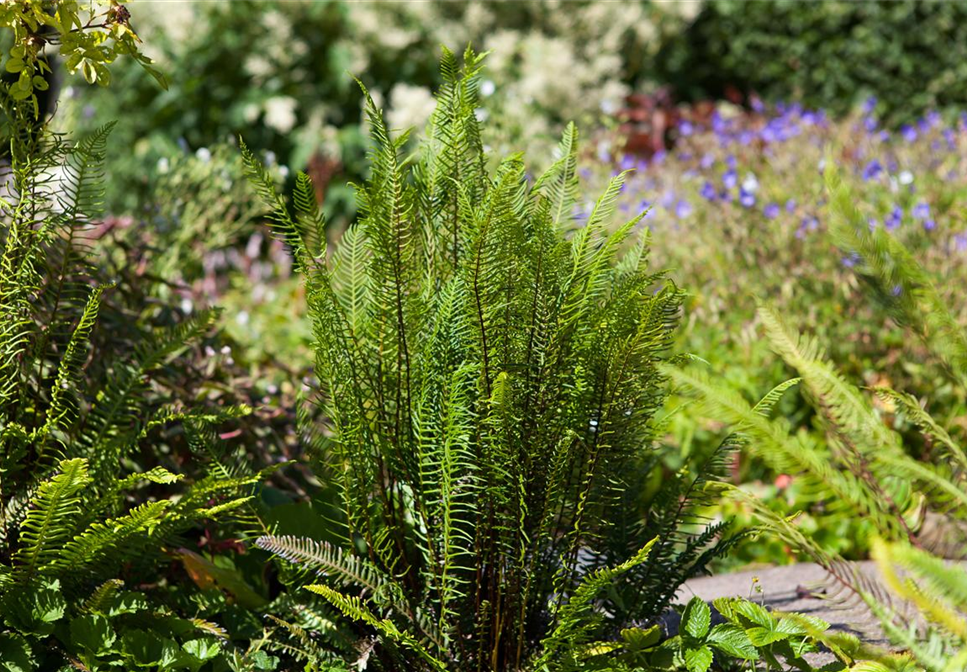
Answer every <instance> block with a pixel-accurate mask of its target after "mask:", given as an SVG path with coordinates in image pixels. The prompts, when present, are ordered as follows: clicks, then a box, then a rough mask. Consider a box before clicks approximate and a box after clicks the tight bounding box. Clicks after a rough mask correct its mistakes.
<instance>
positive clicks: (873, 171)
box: [863, 159, 883, 182]
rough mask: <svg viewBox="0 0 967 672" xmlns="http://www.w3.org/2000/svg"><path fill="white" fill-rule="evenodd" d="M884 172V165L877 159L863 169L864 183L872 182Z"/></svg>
mask: <svg viewBox="0 0 967 672" xmlns="http://www.w3.org/2000/svg"><path fill="white" fill-rule="evenodd" d="M882 172H883V164H881V163H880V162H879V160H877V159H873V160H872V161H870V162H869V163H867V164H866V166H865V167H864V168H863V181H864V182H869V181H870V180H873V179H876V177H877V176H878V175H879V174H880V173H882Z"/></svg>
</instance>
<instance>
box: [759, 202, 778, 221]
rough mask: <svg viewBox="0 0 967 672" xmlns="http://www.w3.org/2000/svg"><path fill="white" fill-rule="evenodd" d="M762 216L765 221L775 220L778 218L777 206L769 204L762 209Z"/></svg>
mask: <svg viewBox="0 0 967 672" xmlns="http://www.w3.org/2000/svg"><path fill="white" fill-rule="evenodd" d="M762 214H763V215H765V216H766V219H775V218H776V217H778V216H779V205H778V204H777V203H770V204H769V205H767V206H766V207H765V208H763V210H762Z"/></svg>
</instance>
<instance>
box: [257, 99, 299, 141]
mask: <svg viewBox="0 0 967 672" xmlns="http://www.w3.org/2000/svg"><path fill="white" fill-rule="evenodd" d="M295 111H296V100H295V98H292V97H290V96H273V97H271V98H269V99H268V100H266V101H265V125H266V126H268V127H269V128H274V129H275V130H277V131H278V132H279V133H288V132H289V131H291V130H292V129H293V128H294V127H295V123H296V115H295Z"/></svg>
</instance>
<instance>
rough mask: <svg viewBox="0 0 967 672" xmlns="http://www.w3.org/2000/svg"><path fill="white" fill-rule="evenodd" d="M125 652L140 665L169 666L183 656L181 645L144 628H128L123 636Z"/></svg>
mask: <svg viewBox="0 0 967 672" xmlns="http://www.w3.org/2000/svg"><path fill="white" fill-rule="evenodd" d="M122 644H123V647H122V648H123V650H124V654H125V656H126V657H127V658H129V659H130V660H131V661H132V662H133V663H134V664H135V665H137V666H138V667H155V666H157V667H162V668H163V667H167V666H169V665H172V664H174V663H175V662H177V661H178V660H179V659H180V657H181V647H179V646H178V645H177V644H176V643H175V642H174V641H173V640H170V639H168V638H167V637H160V636H158V635H157V634H155V633H152V632H146V631H144V630H128V631H127V632H125V633H124V636H123V637H122Z"/></svg>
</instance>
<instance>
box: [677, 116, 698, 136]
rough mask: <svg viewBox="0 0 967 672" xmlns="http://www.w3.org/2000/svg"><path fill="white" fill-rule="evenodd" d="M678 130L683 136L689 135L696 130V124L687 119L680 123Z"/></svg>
mask: <svg viewBox="0 0 967 672" xmlns="http://www.w3.org/2000/svg"><path fill="white" fill-rule="evenodd" d="M678 132H679V133H681V134H682V136H683V137H688V136H689V135H691V134H692V133H694V132H695V125H694V124H693V123H692V122H690V121H688V120H687V119H685V120H684V121H682V122H681V123H680V124H679V125H678Z"/></svg>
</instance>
